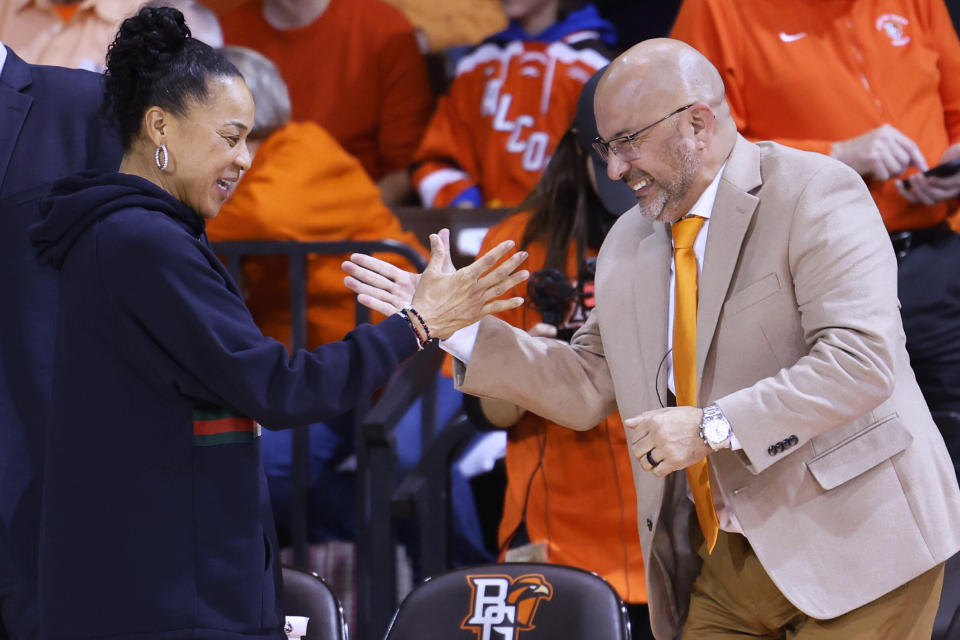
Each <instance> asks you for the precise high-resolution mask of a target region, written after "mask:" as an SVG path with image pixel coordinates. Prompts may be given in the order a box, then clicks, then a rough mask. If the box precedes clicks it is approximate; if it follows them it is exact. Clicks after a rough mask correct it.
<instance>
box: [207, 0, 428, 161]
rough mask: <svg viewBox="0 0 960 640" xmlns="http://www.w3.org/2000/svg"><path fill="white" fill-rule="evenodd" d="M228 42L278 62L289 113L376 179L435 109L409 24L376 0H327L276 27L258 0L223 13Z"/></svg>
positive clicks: (409, 151) (400, 156) (413, 143)
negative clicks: (291, 25)
mask: <svg viewBox="0 0 960 640" xmlns="http://www.w3.org/2000/svg"><path fill="white" fill-rule="evenodd" d="M221 22H222V26H223V33H224V37H225V39H226V42H227V44H233V45H242V46H245V47H250V48H252V49H256V50H257V51H259V52H260V53H262V54H263V55H265V56H267V57H268V58H270V59H271V60H272V61H273V62H274V63H275V64H276V65H277V68H278V69H279V70H280V73H281V74H282V75H283V79H284V81H286V83H287V87H288V88H289V90H290V100H291V102H292V103H293V120H295V121H298V122H307V121H308V122H316V123H317V124H319V125H320V126H322V127H323V128H324V129H326V130H327V131H329V132H330V133H331V134H333V137H334V138H336V139H337V141H338V142H339V143H340V144H341V145H342V146H343V148H344V149H346V150H347V151H348V152H349V153H350V154H351V155H352V156H354V157H356V158H357V159H358V160H360V163H361V164H362V165H363V168H364V169H365V170H366V171H367V173H368V174H369V175H370V177H372V178H373V179H374V180H379V179H380V178H382V177H383V176H384V174H386V173H389V172H391V171H394V170H397V169H405V168H406V167H407V165H409V164H410V161H411V159H412V158H413V153H414V151H415V150H416V148H417V145H418V144H419V142H420V138H421V136H422V135H423V130H424V129H425V128H426V126H427V121H428V120H429V119H430V114H431V113H432V111H433V94H432V92H431V89H430V83H429V79H428V77H427V67H426V63H425V62H424V59H423V55H422V54H421V53H420V49H419V48H418V47H417V41H416V37H415V36H414V33H413V28H412V27H411V26H410V23H409V22H407V19H406V18H404V17H403V14H401V13H400V12H399V11H397V10H396V9H394V8H393V7H391V6H389V5H387V4H385V3H383V2H381V1H380V0H331V2H330V6H329V7H327V10H326V11H324V12H323V14H321V16H320V17H319V18H317V19H316V20H314V21H313V22H312V23H311V24H309V25H307V26H305V27H302V28H300V29H290V30H284V31H281V30H279V29H274V28H273V27H272V26H270V24H269V23H268V22H267V21H266V19H265V18H264V17H263V11H262V8H261V3H260V2H259V1H255V2H248V3H246V4H245V5H243V6H241V7H239V8H238V9H236V10H234V11H231V12H228V13H227V14H225V15H224V16H223V17H222V19H221Z"/></svg>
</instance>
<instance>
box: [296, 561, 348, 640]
mask: <svg viewBox="0 0 960 640" xmlns="http://www.w3.org/2000/svg"><path fill="white" fill-rule="evenodd" d="M283 608H284V613H285V614H286V615H288V616H303V617H305V618H309V619H310V622H309V623H308V624H307V634H306V635H305V636H303V638H304V640H347V623H346V621H345V620H344V617H343V608H342V607H341V606H340V601H339V600H337V596H335V595H334V593H333V591H331V590H330V587H329V586H327V583H326V582H324V581H323V579H321V578H320V576H318V575H317V574H315V573H309V572H307V571H301V570H300V569H294V568H293V567H284V568H283Z"/></svg>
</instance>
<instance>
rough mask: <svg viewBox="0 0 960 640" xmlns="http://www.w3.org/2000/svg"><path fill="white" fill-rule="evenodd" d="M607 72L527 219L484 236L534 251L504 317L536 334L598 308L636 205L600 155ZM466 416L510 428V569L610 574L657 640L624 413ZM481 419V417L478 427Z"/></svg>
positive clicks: (559, 333)
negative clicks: (517, 302) (574, 417)
mask: <svg viewBox="0 0 960 640" xmlns="http://www.w3.org/2000/svg"><path fill="white" fill-rule="evenodd" d="M599 79H600V72H598V73H597V74H596V75H595V76H594V77H593V78H592V79H591V80H590V82H588V83H587V84H586V85H585V86H584V89H583V92H582V95H581V96H580V99H579V103H578V108H577V117H576V120H575V122H574V125H573V127H572V128H571V129H570V130H569V131H567V133H566V134H564V136H563V137H562V138H561V139H560V143H559V144H558V145H557V148H556V151H554V153H553V156H552V157H551V158H550V162H549V164H548V165H547V168H546V169H545V170H544V173H543V176H542V177H541V179H540V181H539V182H538V183H537V186H536V188H535V189H534V191H533V192H532V193H531V194H530V196H529V197H528V198H526V199H525V200H524V202H523V203H522V204H521V205H520V209H523V210H524V211H523V213H518V214H516V215H514V216H511V217H510V218H507V219H506V220H504V221H503V222H501V223H500V224H498V225H496V226H495V227H493V228H492V229H490V231H489V232H488V233H487V236H486V238H485V239H484V241H483V246H484V247H492V246H496V244H497V243H498V242H502V241H503V240H508V239H509V240H513V241H514V242H516V243H517V245H518V246H520V247H521V248H522V249H525V250H526V251H528V252H529V253H530V257H529V258H527V262H526V266H527V268H528V269H530V270H531V272H532V276H531V277H530V285H529V287H528V286H527V284H524V285H522V286H518V287H516V288H515V289H514V291H513V292H512V293H511V295H515V296H524V297H526V298H527V301H526V303H525V304H524V305H523V306H522V307H519V308H517V309H513V310H511V311H506V312H504V313H500V314H497V315H498V317H500V318H501V319H503V320H505V321H506V322H509V323H510V324H512V325H514V326H517V327H521V328H523V329H527V330H528V331H529V332H530V333H531V334H533V335H538V336H548V337H558V338H562V339H566V340H569V339H570V336H571V335H572V333H573V330H574V329H575V328H577V327H579V325H580V324H582V323H583V322H584V321H585V320H586V316H587V314H589V313H590V310H591V309H592V307H593V296H592V290H593V265H594V260H595V258H596V254H597V250H598V249H599V248H600V244H601V242H602V241H603V238H604V237H605V236H606V232H607V231H608V230H609V229H610V227H611V226H612V225H613V223H614V222H615V221H616V219H617V215H618V214H621V213H623V212H624V211H626V210H627V209H629V208H630V207H632V206H634V205H635V204H636V197H635V196H634V194H633V191H632V190H631V189H630V188H629V187H627V186H626V185H625V184H623V183H621V182H612V181H611V180H609V179H608V178H607V177H606V167H605V165H604V164H603V163H602V162H601V160H600V158H599V156H598V155H597V154H596V152H595V151H594V150H593V149H592V145H591V141H592V140H593V138H594V137H595V136H596V135H597V128H596V124H595V121H594V117H593V94H594V91H595V89H596V85H597V82H598V81H599ZM466 398H467V407H468V413H469V414H471V415H472V416H476V415H477V414H476V410H477V408H479V409H480V411H482V413H483V417H482V418H481V420H485V421H487V422H489V423H491V424H492V425H493V426H495V427H501V428H506V429H507V434H508V435H507V455H506V466H507V491H506V495H505V498H504V509H503V519H502V521H501V522H500V533H499V541H500V545H501V549H502V550H505V554H506V559H507V560H513V559H517V560H530V559H539V560H542V561H549V562H556V563H560V564H569V565H573V566H577V567H582V568H584V569H588V570H590V571H594V572H596V573H598V574H600V575H601V576H603V577H604V578H605V579H606V580H607V582H609V583H610V584H611V585H612V586H613V587H614V588H615V589H616V590H617V592H618V593H619V594H620V597H621V598H623V600H624V602H626V603H628V610H629V612H630V618H631V623H632V628H633V629H632V631H633V638H634V640H642V639H643V638H650V639H651V640H652V638H653V636H652V635H651V630H650V620H649V614H648V612H647V607H646V602H647V587H646V576H645V572H644V566H643V554H642V552H641V549H640V538H639V534H638V532H637V505H636V502H637V501H636V494H635V492H634V488H633V471H632V469H631V466H630V450H629V448H628V446H627V441H626V434H625V431H624V428H623V423H622V422H621V421H620V415H619V414H618V413H614V414H612V415H610V416H608V417H607V418H606V419H605V420H604V421H603V422H601V423H600V424H599V425H597V426H596V427H595V428H593V429H590V430H589V431H573V430H571V429H568V428H566V427H563V426H560V425H559V424H556V423H553V422H551V421H549V420H547V419H546V418H541V417H540V416H538V415H534V414H532V413H526V412H525V411H524V410H523V409H520V408H519V407H517V406H516V405H513V404H510V403H508V402H504V401H502V400H493V399H489V398H482V399H478V398H474V397H472V396H466ZM475 419H476V418H475ZM587 505H589V506H587Z"/></svg>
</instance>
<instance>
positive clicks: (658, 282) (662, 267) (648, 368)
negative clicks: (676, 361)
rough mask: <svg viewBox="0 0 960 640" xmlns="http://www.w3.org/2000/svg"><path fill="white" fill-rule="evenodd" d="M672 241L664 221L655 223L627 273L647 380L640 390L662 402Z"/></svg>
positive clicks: (664, 393) (665, 391)
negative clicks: (629, 271) (652, 230)
mask: <svg viewBox="0 0 960 640" xmlns="http://www.w3.org/2000/svg"><path fill="white" fill-rule="evenodd" d="M672 255H673V244H672V242H671V240H670V230H669V227H667V226H666V225H663V224H660V223H656V224H655V229H654V232H653V233H652V234H650V235H648V236H647V237H646V238H644V239H643V241H641V242H640V244H639V245H638V246H637V258H636V260H635V262H634V270H633V273H632V274H630V277H632V278H633V282H634V301H633V305H634V311H635V313H636V322H637V324H636V330H635V331H634V332H633V334H634V335H636V336H637V341H638V343H639V344H638V348H639V351H640V354H641V366H642V367H643V369H642V373H643V376H642V377H641V379H646V380H647V381H649V387H648V388H647V389H645V390H644V391H645V392H647V391H649V392H655V393H656V395H657V397H658V398H659V399H660V401H661V402H662V403H663V404H664V405H666V397H667V385H666V381H667V378H666V371H667V369H666V366H663V363H664V357H665V356H666V353H667V313H666V309H667V308H668V305H669V302H670V299H669V288H670V260H671V256H672Z"/></svg>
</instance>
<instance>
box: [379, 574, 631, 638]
mask: <svg viewBox="0 0 960 640" xmlns="http://www.w3.org/2000/svg"><path fill="white" fill-rule="evenodd" d="M386 637H387V640H422V639H423V638H443V640H460V639H462V640H499V639H501V638H509V639H510V640H544V639H548V638H549V639H551V640H554V639H556V638H563V639H564V640H597V639H598V638H603V639H604V640H629V638H630V624H629V622H628V619H627V613H626V607H625V606H624V604H623V602H622V601H621V600H620V598H619V596H617V593H616V591H614V590H613V588H612V587H611V586H610V585H609V584H607V582H606V581H605V580H604V579H603V578H601V577H600V576H598V575H596V574H593V573H589V572H587V571H583V570H582V569H576V568H574V567H567V566H564V565H555V564H536V563H503V564H489V565H481V566H475V567H466V568H460V569H455V570H454V571H450V572H447V573H444V574H442V575H440V576H436V577H434V578H431V579H429V580H427V581H426V582H424V583H422V584H421V585H419V586H418V587H417V588H416V589H414V590H413V591H412V592H410V594H409V595H407V597H406V598H405V599H404V601H403V602H402V603H401V604H400V608H399V609H398V610H397V613H396V615H395V616H394V618H393V622H391V624H390V628H389V629H388V630H387V636H386Z"/></svg>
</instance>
